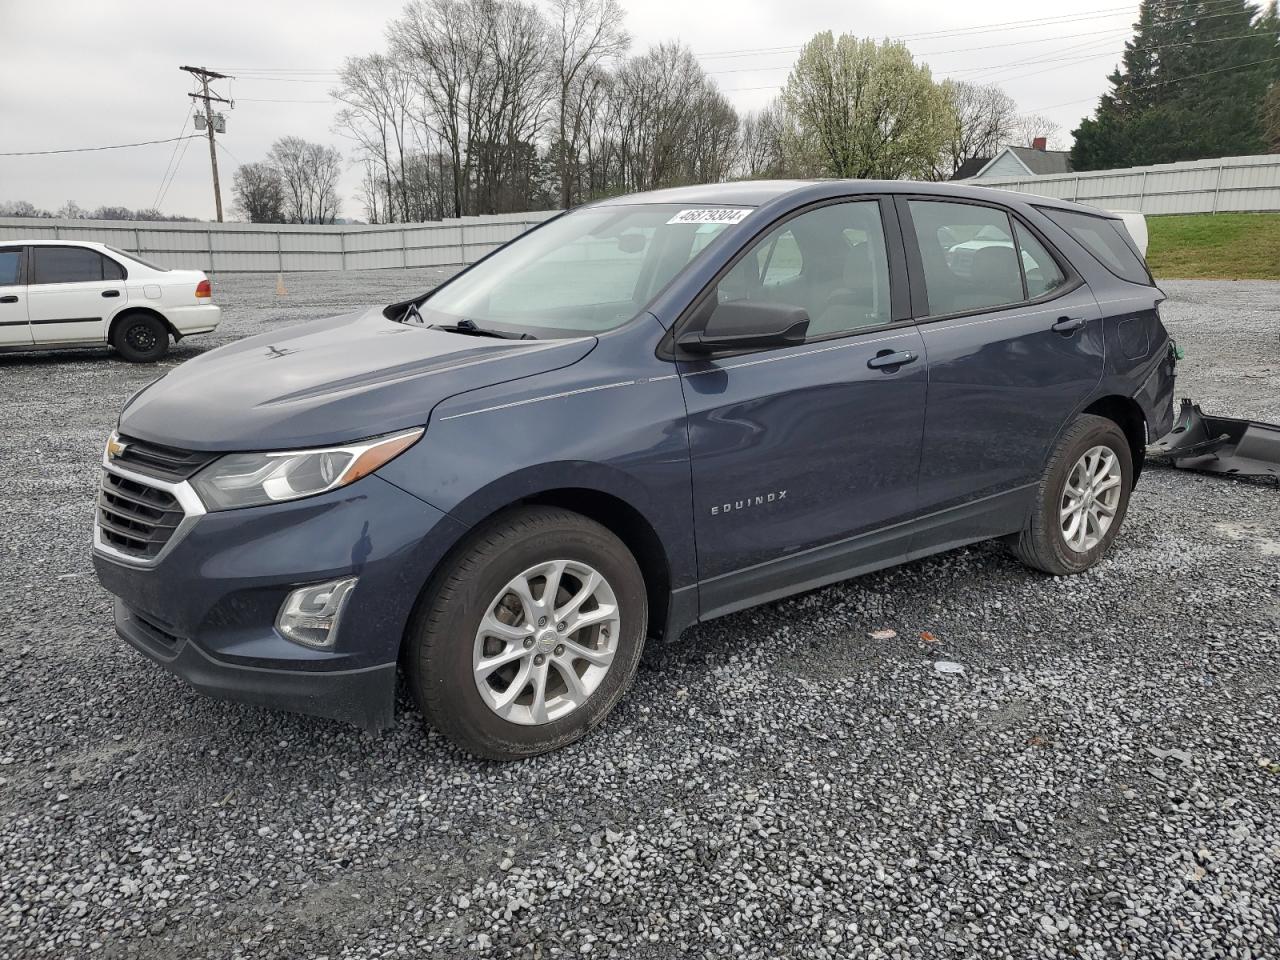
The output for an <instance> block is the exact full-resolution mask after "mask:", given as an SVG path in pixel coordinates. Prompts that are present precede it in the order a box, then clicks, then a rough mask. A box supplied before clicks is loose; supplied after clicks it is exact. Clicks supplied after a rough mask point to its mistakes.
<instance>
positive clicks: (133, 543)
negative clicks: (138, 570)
mask: <svg viewBox="0 0 1280 960" xmlns="http://www.w3.org/2000/svg"><path fill="white" fill-rule="evenodd" d="M184 516H185V513H184V511H183V509H182V505H181V504H180V503H179V502H178V499H177V498H176V497H175V496H174V495H173V494H171V493H169V492H168V491H167V490H161V489H159V488H158V487H153V486H150V485H149V484H145V483H140V482H138V481H137V480H132V479H130V478H128V477H123V476H120V475H119V474H117V473H112V472H111V471H110V470H104V471H103V472H102V489H101V490H99V492H98V532H99V534H100V536H101V537H102V540H103V542H105V543H106V544H108V545H110V546H111V547H113V548H115V549H116V550H118V551H120V552H121V553H124V554H127V555H128V556H131V557H137V558H138V559H139V560H150V559H152V558H154V557H155V556H156V555H157V554H159V553H160V551H161V550H162V549H163V548H164V545H165V544H166V543H168V542H169V538H170V537H172V536H173V532H174V531H175V530H176V529H177V528H178V524H180V523H181V522H182V519H183V517H184Z"/></svg>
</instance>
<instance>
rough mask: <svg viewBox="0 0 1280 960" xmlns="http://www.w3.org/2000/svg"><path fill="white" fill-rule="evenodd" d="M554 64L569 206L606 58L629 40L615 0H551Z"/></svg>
mask: <svg viewBox="0 0 1280 960" xmlns="http://www.w3.org/2000/svg"><path fill="white" fill-rule="evenodd" d="M550 20H551V34H550V35H551V47H552V59H553V61H554V63H553V64H552V70H553V72H554V80H555V85H556V89H555V111H556V143H555V151H556V159H557V161H558V162H557V168H558V172H559V177H560V205H561V207H563V208H565V209H567V208H568V207H569V206H571V205H572V203H573V202H574V199H575V197H576V196H578V195H579V194H578V190H577V179H578V164H579V162H580V161H579V152H580V150H581V148H582V139H583V136H584V128H585V127H587V126H588V115H587V111H588V110H589V109H590V107H591V106H592V104H593V102H594V99H595V98H594V97H593V96H592V94H593V92H594V91H595V90H596V89H598V87H599V83H600V71H601V67H602V66H604V65H605V64H606V63H607V62H608V61H610V60H613V59H615V58H617V57H620V56H622V55H623V54H624V53H626V51H627V47H628V46H630V44H631V38H630V37H629V36H628V34H627V32H626V29H625V28H624V27H623V20H624V13H623V10H622V7H621V6H620V5H619V3H618V2H617V0H551V2H550Z"/></svg>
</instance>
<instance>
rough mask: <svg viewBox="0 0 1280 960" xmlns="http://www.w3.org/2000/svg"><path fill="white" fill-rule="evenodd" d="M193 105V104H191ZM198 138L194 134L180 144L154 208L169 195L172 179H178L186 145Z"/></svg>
mask: <svg viewBox="0 0 1280 960" xmlns="http://www.w3.org/2000/svg"><path fill="white" fill-rule="evenodd" d="M193 106H194V104H193ZM198 139H200V137H199V134H194V135H192V136H190V137H188V138H187V142H186V143H184V144H183V145H182V152H181V153H180V154H178V162H177V163H175V164H174V165H173V172H172V173H171V174H169V182H168V183H166V184H165V185H164V189H163V190H162V191H161V192H160V198H159V199H158V200H156V202H155V208H156V209H157V210H159V209H160V207H161V205H162V204H163V203H164V201H165V197H167V196H169V188H170V187H172V186H173V184H174V181H175V180H177V179H178V171H179V170H180V169H182V161H183V160H185V159H186V158H187V147H189V146H191V141H192V140H198Z"/></svg>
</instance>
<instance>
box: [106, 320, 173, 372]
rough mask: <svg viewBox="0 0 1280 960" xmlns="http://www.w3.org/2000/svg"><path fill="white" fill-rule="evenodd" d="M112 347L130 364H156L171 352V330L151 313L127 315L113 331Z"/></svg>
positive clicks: (117, 323) (116, 323)
mask: <svg viewBox="0 0 1280 960" xmlns="http://www.w3.org/2000/svg"><path fill="white" fill-rule="evenodd" d="M111 345H112V346H113V347H115V348H116V351H117V352H118V353H119V354H120V356H122V357H124V358H125V359H126V360H128V361H129V362H130V363H155V362H156V361H157V360H160V359H162V358H163V357H164V355H165V354H167V353H168V352H169V328H168V327H166V326H165V325H164V322H163V321H161V320H160V319H159V318H158V317H153V316H152V315H151V314H149V313H134V314H125V315H124V316H123V317H121V318H120V319H119V320H117V321H116V322H115V326H114V327H113V328H112V330H111Z"/></svg>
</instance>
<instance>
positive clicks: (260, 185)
mask: <svg viewBox="0 0 1280 960" xmlns="http://www.w3.org/2000/svg"><path fill="white" fill-rule="evenodd" d="M231 179H232V185H231V193H232V196H233V197H235V208H236V212H237V213H238V214H240V216H242V217H244V218H245V219H246V220H248V221H249V222H250V223H283V222H284V186H283V184H282V182H281V178H280V171H279V170H277V169H276V168H275V167H273V166H272V165H271V164H269V163H245V164H241V166H240V167H239V168H237V170H236V172H235V174H234V175H233V176H232V178H231Z"/></svg>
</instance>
